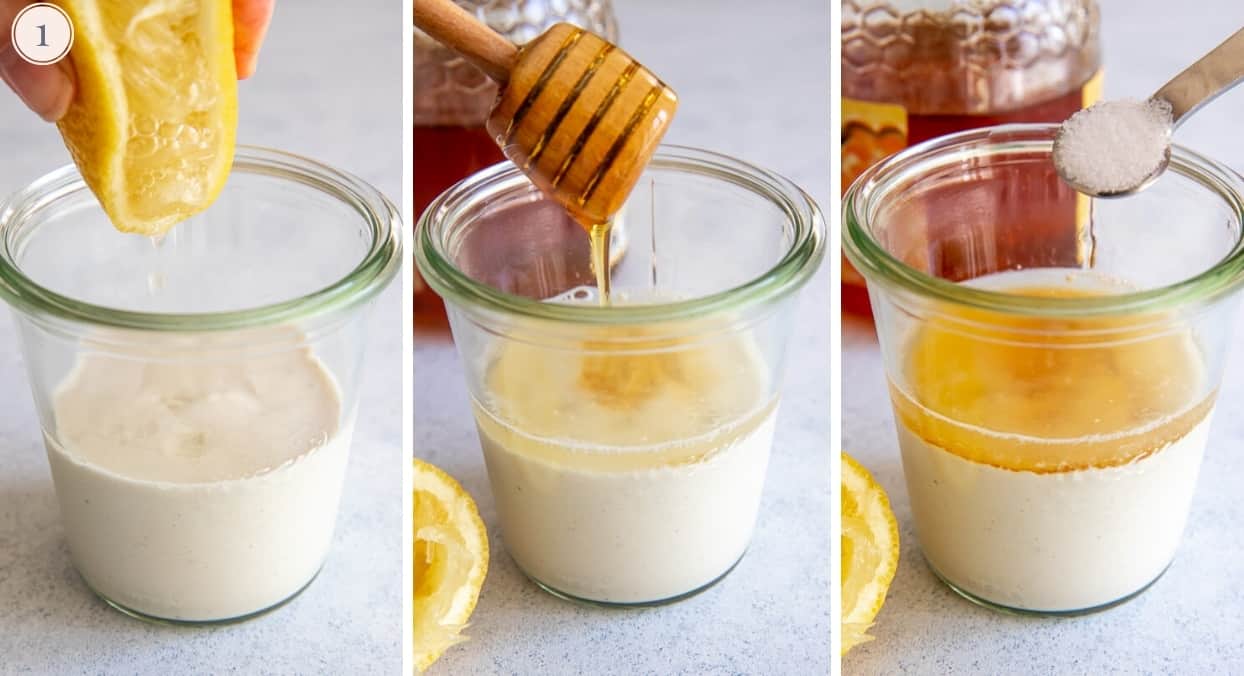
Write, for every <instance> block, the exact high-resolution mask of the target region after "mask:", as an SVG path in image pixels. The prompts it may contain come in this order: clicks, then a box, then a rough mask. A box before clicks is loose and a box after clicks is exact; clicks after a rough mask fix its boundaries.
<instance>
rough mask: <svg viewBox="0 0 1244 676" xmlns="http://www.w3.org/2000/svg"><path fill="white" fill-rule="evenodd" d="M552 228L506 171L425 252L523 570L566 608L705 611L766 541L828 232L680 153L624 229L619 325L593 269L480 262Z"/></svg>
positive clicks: (558, 263)
mask: <svg viewBox="0 0 1244 676" xmlns="http://www.w3.org/2000/svg"><path fill="white" fill-rule="evenodd" d="M533 205H535V206H534V207H533ZM541 205H543V207H541ZM542 208H547V209H549V210H553V211H556V212H558V213H560V209H559V208H558V207H557V206H556V205H554V204H551V203H549V202H547V201H542V200H540V199H539V193H538V191H537V189H536V188H535V187H534V186H533V185H532V184H531V183H530V182H529V181H528V180H527V179H526V178H525V177H523V176H522V175H521V174H520V173H519V171H518V170H517V169H516V168H514V167H513V165H509V164H506V165H498V166H495V167H492V168H490V169H488V170H485V171H483V172H480V173H478V174H476V175H474V176H472V177H471V178H470V179H468V180H466V181H464V182H462V183H460V184H458V185H457V186H455V187H454V188H453V189H451V190H450V191H448V192H447V193H445V194H443V195H442V196H441V197H439V198H438V199H437V200H436V201H435V202H434V203H433V204H432V206H431V207H429V208H428V209H427V210H426V211H425V212H424V214H423V216H422V218H421V219H420V222H419V225H418V228H417V231H416V252H415V255H416V259H417V261H418V264H419V268H420V270H421V271H422V272H423V274H424V277H425V279H427V280H428V283H429V284H430V285H431V286H432V288H433V289H435V290H436V292H437V293H439V294H440V295H441V296H442V297H443V298H445V299H446V301H447V305H448V310H449V321H450V325H451V327H452V329H453V335H454V341H455V343H456V344H457V346H458V351H459V354H460V355H461V356H462V361H463V365H464V367H465V370H466V377H467V382H468V386H469V390H470V392H471V396H472V404H473V407H474V412H475V417H476V422H477V424H478V428H479V433H480V440H481V445H482V447H483V451H484V459H485V461H486V463H487V466H488V474H489V479H490V482H491V485H492V492H493V497H494V498H495V500H496V502H497V514H498V516H499V518H500V521H501V531H502V534H503V538H504V540H505V543H506V548H507V550H508V551H509V553H510V555H511V556H512V557H513V558H514V560H515V562H516V563H518V565H519V567H520V568H522V569H523V571H525V572H526V573H527V575H528V576H530V577H531V578H532V579H533V580H535V581H536V582H537V584H539V585H540V586H542V587H543V588H545V589H546V590H548V591H550V592H552V593H554V594H556V595H559V596H562V597H568V598H574V599H578V600H585V601H589V602H594V603H600V604H612V605H652V604H659V603H665V602H669V601H673V600H677V599H680V598H683V597H685V596H688V595H690V594H694V593H696V592H698V591H700V590H702V589H704V588H706V587H708V586H709V585H711V584H712V583H714V582H715V581H717V580H718V579H720V578H721V577H722V576H724V575H725V574H726V573H727V572H729V571H730V570H731V568H732V567H733V566H734V565H735V563H736V562H737V561H738V560H739V558H740V557H741V556H742V555H743V552H744V551H745V549H746V548H747V546H748V542H749V541H750V539H751V533H752V528H753V525H754V523H755V520H756V513H757V510H758V508H759V505H760V496H761V488H762V487H763V485H764V475H765V468H766V466H767V462H768V457H769V452H770V445H771V443H772V438H773V431H774V424H775V423H774V420H775V418H776V412H777V406H778V399H779V392H780V385H781V379H782V372H783V370H784V361H785V360H784V356H785V352H786V343H787V338H788V336H789V334H790V329H791V323H792V318H793V314H792V313H793V310H794V304H795V292H796V291H797V290H798V289H799V288H800V287H801V286H802V285H803V284H804V283H805V282H807V280H808V279H809V277H810V276H811V275H812V274H813V273H814V272H815V270H816V268H817V266H818V264H819V262H820V260H821V258H822V256H823V252H824V223H823V222H822V219H821V217H820V214H819V211H818V209H817V207H816V206H815V205H814V204H813V203H812V201H811V200H810V199H809V198H808V197H807V195H806V194H804V193H803V192H802V191H801V190H799V189H798V188H797V187H795V186H794V185H792V184H791V183H790V182H788V181H786V180H785V179H783V178H781V177H778V176H776V175H774V174H771V173H769V172H766V171H763V170H760V169H757V168H755V167H752V166H750V165H747V164H744V163H742V162H739V161H737V160H733V159H731V158H728V157H724V156H721V155H716V154H713V153H708V152H703V151H698V150H691V149H686V148H679V147H672V146H665V147H663V148H661V149H660V150H659V151H658V152H657V154H656V156H655V159H654V160H653V161H652V163H651V164H650V165H649V167H648V169H647V171H646V172H645V174H644V176H643V177H642V178H641V179H640V183H639V188H637V189H636V190H635V192H634V193H632V195H631V197H630V199H629V201H628V202H627V204H626V206H625V207H624V209H623V214H624V216H625V218H627V219H628V222H629V224H630V226H631V233H632V235H631V236H632V237H633V238H634V239H633V241H632V243H631V244H632V246H631V253H630V254H628V255H627V256H626V257H625V258H624V259H623V260H622V261H621V262H620V263H619V264H618V266H617V267H616V268H615V270H614V274H613V291H612V296H611V298H612V299H613V304H612V305H610V306H607V307H602V306H600V305H599V303H598V299H596V298H595V297H594V292H595V287H594V286H588V285H587V284H589V281H588V280H587V279H579V278H578V277H576V275H578V274H579V273H578V272H577V271H580V270H582V269H584V268H583V267H582V265H581V260H580V259H579V257H580V256H586V255H587V254H586V251H584V250H582V249H554V248H546V247H526V248H522V247H515V250H514V251H513V252H512V253H511V254H509V255H506V256H502V257H497V256H493V255H492V254H491V252H492V245H491V244H488V245H485V246H483V247H481V246H479V245H478V243H479V242H480V241H481V239H482V238H505V239H507V240H509V241H512V242H516V243H521V242H526V241H530V239H531V238H532V236H533V235H531V234H529V232H528V231H529V230H538V229H539V228H540V227H541V226H540V224H539V221H540V220H541V219H542V218H543V217H544V216H543V215H542V214H541V212H540V209H542ZM568 288H570V289H572V290H571V291H569V292H564V291H565V290H566V289H568Z"/></svg>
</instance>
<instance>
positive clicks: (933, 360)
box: [842, 125, 1244, 614]
mask: <svg viewBox="0 0 1244 676" xmlns="http://www.w3.org/2000/svg"><path fill="white" fill-rule="evenodd" d="M1056 130H1057V126H1056V125H1008V126H1000V127H989V128H985V129H979V130H972V131H966V132H960V133H958V134H953V135H950V136H946V137H943V138H940V139H938V140H936V141H930V142H928V143H926V144H923V145H921V146H919V147H916V148H911V149H908V150H905V151H902V152H900V153H899V154H897V155H894V156H892V157H890V158H889V159H886V160H883V161H882V162H881V163H879V164H877V165H875V166H874V167H872V168H871V169H869V170H868V171H866V172H865V173H864V174H863V175H862V176H861V177H860V179H859V180H858V181H857V182H856V183H855V184H854V185H853V186H852V187H851V189H850V190H848V191H847V194H846V196H845V198H844V201H843V223H844V225H843V244H842V245H843V250H844V252H845V253H846V255H847V256H848V258H849V259H850V260H851V262H852V263H853V264H854V265H855V266H856V269H858V270H859V271H860V272H861V273H862V274H863V275H864V277H865V278H866V279H867V280H868V289H869V293H870V296H871V299H872V304H873V313H874V317H875V321H876V326H877V333H878V336H879V340H880V344H881V351H882V356H883V359H884V364H885V371H886V376H887V379H888V381H889V386H890V394H891V400H892V403H893V407H894V417H895V422H896V426H897V428H898V439H899V447H900V449H901V451H902V458H903V473H904V476H905V477H906V482H907V492H908V495H909V496H910V498H911V505H912V516H913V518H914V520H915V525H916V534H917V536H918V537H919V540H920V546H921V548H922V549H923V551H924V556H925V559H926V560H927V561H928V563H929V565H930V567H932V568H933V570H934V571H935V572H936V573H937V575H939V576H940V577H941V578H942V579H943V580H944V581H945V582H946V583H947V584H949V585H950V586H951V587H952V588H954V589H955V590H956V591H958V592H959V593H960V594H962V595H963V596H965V597H967V598H969V599H971V600H973V601H976V602H978V603H981V604H983V605H987V606H992V607H997V608H1003V609H1006V610H1014V611H1024V612H1032V613H1045V614H1074V613H1079V612H1088V611H1092V610H1098V609H1101V608H1105V607H1109V606H1111V605H1113V604H1115V603H1119V602H1122V601H1123V600H1126V599H1128V598H1130V597H1131V596H1133V595H1135V594H1137V593H1139V592H1140V591H1142V590H1143V589H1145V588H1146V587H1147V586H1148V585H1150V584H1151V583H1153V582H1154V580H1156V579H1157V578H1158V577H1159V576H1160V575H1161V574H1162V572H1163V571H1164V570H1165V569H1166V567H1167V566H1168V565H1169V564H1170V562H1171V560H1172V557H1173V556H1174V555H1175V551H1176V549H1177V547H1178V544H1179V541H1180V539H1181V538H1182V536H1183V529H1184V523H1185V521H1186V519H1187V516H1188V511H1189V506H1190V504H1191V501H1192V495H1193V491H1194V489H1195V487H1196V479H1197V472H1198V470H1199V467H1200V464H1201V458H1202V455H1203V453H1204V450H1205V445H1206V442H1207V440H1208V438H1209V434H1208V432H1209V421H1210V417H1211V415H1212V413H1213V409H1214V402H1215V396H1216V394H1217V392H1218V388H1219V384H1220V382H1221V380H1222V374H1223V365H1224V360H1225V355H1226V352H1227V348H1228V346H1229V345H1230V342H1231V335H1232V325H1233V317H1234V312H1235V309H1236V306H1237V299H1238V291H1239V289H1240V286H1241V283H1242V282H1244V239H1242V235H1241V230H1242V222H1241V215H1242V214H1244V179H1241V178H1240V177H1239V176H1238V175H1236V174H1235V173H1234V172H1232V171H1231V170H1230V169H1227V168H1226V167H1224V166H1222V165H1220V164H1217V163H1214V162H1212V161H1210V160H1207V159H1205V158H1203V157H1201V156H1199V155H1196V154H1195V153H1192V152H1191V151H1188V150H1185V149H1183V148H1180V147H1178V146H1176V147H1175V148H1174V149H1173V151H1172V154H1171V164H1170V169H1169V170H1168V171H1167V172H1166V174H1165V175H1164V176H1163V177H1162V178H1161V179H1160V180H1158V182H1157V183H1155V184H1154V185H1153V186H1151V187H1149V188H1148V189H1146V190H1144V191H1143V192H1140V193H1138V194H1136V195H1134V196H1131V197H1128V198H1121V199H1113V200H1095V201H1093V203H1092V205H1091V207H1092V208H1091V222H1090V227H1089V229H1088V231H1086V232H1085V233H1084V237H1083V243H1084V245H1085V246H1086V247H1088V248H1089V249H1090V250H1089V251H1087V252H1086V255H1084V256H1082V257H1081V258H1080V260H1081V262H1080V263H1079V264H1076V263H1075V261H1074V259H1072V258H1066V257H1061V256H1057V255H1052V253H1051V251H1050V250H1049V249H1040V248H1037V247H1032V246H1030V245H1029V241H1030V239H1029V237H1028V236H1026V235H1025V234H1024V232H1023V231H1024V230H1026V229H1029V228H1036V230H1037V231H1038V233H1039V232H1041V231H1043V230H1044V228H1045V227H1046V224H1044V223H1043V222H1041V221H1040V220H1039V219H1038V220H1036V221H1034V214H1036V215H1039V214H1044V213H1046V212H1047V210H1048V205H1049V204H1050V203H1061V202H1062V201H1063V200H1066V199H1068V198H1069V197H1071V196H1072V190H1071V188H1069V187H1068V186H1067V185H1065V184H1064V183H1062V181H1061V180H1060V179H1059V178H1058V176H1057V174H1056V172H1055V170H1054V167H1053V162H1052V160H1051V157H1050V154H1051V149H1052V146H1053V137H1054V133H1055V131H1056ZM1001 197H1005V199H1000V198H1001ZM964 251H966V252H969V253H970V254H971V255H970V256H967V257H964V256H961V255H960V252H964ZM947 252H950V254H951V255H950V256H949V257H947V256H946V253H947Z"/></svg>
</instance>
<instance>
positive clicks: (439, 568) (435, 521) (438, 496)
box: [414, 459, 488, 673]
mask: <svg viewBox="0 0 1244 676" xmlns="http://www.w3.org/2000/svg"><path fill="white" fill-rule="evenodd" d="M414 559H415V599H414V615H415V668H416V669H418V670H419V671H420V672H421V673H422V672H423V671H424V670H426V669H427V668H428V667H429V666H431V665H432V663H433V662H435V661H436V660H437V659H438V658H439V657H440V656H441V655H442V654H443V653H444V652H445V650H447V649H448V648H449V647H451V646H453V645H454V644H456V643H461V642H462V641H464V640H466V639H465V637H464V636H462V635H461V632H462V630H463V629H464V628H465V627H466V624H467V620H469V619H470V617H471V612H472V611H473V610H475V603H476V601H477V600H478V599H479V592H480V588H481V587H482V586H483V584H484V575H485V574H487V572H488V533H487V531H485V529H484V522H483V521H482V520H481V519H480V518H479V510H478V509H476V507H475V501H474V500H472V499H471V496H470V495H469V494H468V493H467V492H466V491H465V490H463V489H462V486H461V485H459V484H458V482H457V481H454V480H453V478H452V477H450V476H449V475H448V474H446V473H444V472H442V471H441V470H439V469H437V468H436V467H433V466H432V465H429V464H427V463H425V462H423V461H421V460H418V459H416V460H415V551H414Z"/></svg>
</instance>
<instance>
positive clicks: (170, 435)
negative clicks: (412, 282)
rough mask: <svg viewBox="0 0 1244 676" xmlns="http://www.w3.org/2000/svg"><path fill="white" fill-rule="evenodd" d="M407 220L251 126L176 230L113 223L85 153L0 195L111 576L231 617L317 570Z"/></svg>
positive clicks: (177, 607)
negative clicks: (373, 334)
mask: <svg viewBox="0 0 1244 676" xmlns="http://www.w3.org/2000/svg"><path fill="white" fill-rule="evenodd" d="M400 233H401V227H400V221H399V219H398V215H397V211H396V209H395V208H394V207H393V206H392V205H391V204H390V203H389V202H388V201H387V200H386V199H385V198H384V197H383V196H382V195H381V194H380V193H378V192H377V191H376V190H375V189H374V188H372V187H370V186H368V185H367V184H365V183H363V182H361V181H359V180H358V179H356V178H354V177H351V176H349V175H346V174H343V173H341V172H338V171H335V170H333V169H330V168H328V167H326V166H323V165H320V164H317V163H315V162H312V161H310V160H305V159H302V158H299V157H295V156H293V155H286V154H284V153H279V152H275V151H270V150H262V149H258V148H246V147H239V148H238V149H237V153H236V156H235V158H234V162H233V169H232V174H231V175H230V177H229V181H228V183H227V185H226V186H225V189H224V191H223V192H222V193H221V195H220V197H219V199H217V201H216V202H215V203H214V204H213V205H212V206H211V208H209V209H208V210H207V211H205V212H203V213H201V214H199V215H197V216H195V217H193V218H191V219H189V220H187V221H186V222H184V223H181V224H179V225H177V226H176V227H175V228H173V230H171V231H170V232H169V233H168V235H167V236H166V237H165V238H164V239H163V240H162V241H160V242H153V241H152V240H150V239H148V238H145V237H140V236H136V235H125V234H121V233H118V232H117V231H116V230H115V229H113V227H112V225H111V224H110V223H109V222H108V218H107V217H106V216H105V215H104V213H103V211H102V209H101V208H100V206H99V203H98V202H97V201H96V200H95V197H94V196H93V195H92V194H91V193H90V191H89V190H88V189H87V187H86V185H85V184H84V183H83V181H82V178H81V176H80V175H79V174H78V172H77V170H76V169H75V168H74V167H65V168H63V169H60V170H58V171H56V172H53V173H51V174H49V175H47V176H45V177H43V178H41V179H39V180H38V181H36V182H34V183H33V184H31V185H30V186H29V187H27V188H25V189H24V190H22V191H20V192H18V193H17V194H15V195H14V196H12V197H11V198H9V199H8V200H7V201H5V202H4V203H3V204H0V237H2V241H0V297H3V298H4V300H5V301H7V302H8V303H9V305H10V306H12V308H13V312H14V317H15V319H16V324H17V333H18V336H19V339H20V343H21V344H20V347H21V352H22V357H23V359H24V360H25V362H26V368H27V371H28V374H29V379H30V388H31V391H32V393H33V395H34V401H35V408H36V410H37V411H38V415H39V421H40V423H41V425H42V428H43V431H44V441H45V445H46V447H47V454H48V461H49V463H50V465H51V470H52V479H53V482H54V484H55V488H56V495H57V499H58V501H59V503H60V514H61V520H62V522H63V524H64V529H65V537H66V539H67V540H68V544H69V552H70V555H71V557H72V559H73V563H74V566H75V567H76V568H77V569H78V571H79V572H80V573H81V575H82V578H83V579H84V580H85V581H86V583H87V585H88V586H89V587H90V588H91V589H92V590H94V591H95V592H96V593H97V594H98V595H99V596H100V597H101V598H103V599H104V600H105V601H107V602H108V603H109V604H111V605H112V606H114V607H115V608H117V609H118V610H121V611H122V612H125V613H127V614H130V615H133V616H136V617H140V618H147V619H158V620H161V621H172V622H186V623H203V622H222V621H233V620H238V619H243V618H246V617H249V616H252V615H255V614H258V613H261V612H264V611H266V610H269V609H272V608H274V607H276V606H279V605H281V604H282V603H284V602H285V601H287V600H289V599H290V598H291V597H293V596H294V595H296V594H297V593H298V592H299V591H301V590H302V589H303V588H304V587H305V586H307V585H308V584H309V583H310V582H311V580H312V579H313V578H314V577H315V575H316V573H317V572H318V571H319V569H320V566H321V565H322V564H323V562H324V559H325V556H326V555H327V552H328V549H329V545H330V543H331V542H332V534H333V528H334V523H335V521H336V518H337V504H338V498H339V496H340V494H341V489H342V483H343V480H344V478H345V472H346V464H347V458H348V455H349V447H350V439H351V432H352V429H353V425H354V418H355V411H356V409H357V405H358V392H359V376H360V366H361V364H362V357H363V346H364V337H365V335H366V316H367V309H368V308H369V307H370V306H371V304H372V303H371V301H372V299H374V298H375V296H376V294H377V293H379V292H380V290H381V289H383V288H384V287H385V286H386V285H387V284H388V283H389V281H390V280H391V279H392V278H393V276H394V274H395V273H396V272H397V270H398V267H399V265H400V261H401V255H400Z"/></svg>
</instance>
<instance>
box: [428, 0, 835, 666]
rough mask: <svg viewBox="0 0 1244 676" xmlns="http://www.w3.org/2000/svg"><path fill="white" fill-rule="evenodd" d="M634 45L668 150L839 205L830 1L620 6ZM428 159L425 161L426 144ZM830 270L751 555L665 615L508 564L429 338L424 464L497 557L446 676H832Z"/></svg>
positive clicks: (781, 427) (454, 387) (452, 368)
mask: <svg viewBox="0 0 1244 676" xmlns="http://www.w3.org/2000/svg"><path fill="white" fill-rule="evenodd" d="M615 5H616V6H617V9H618V19H619V23H620V27H621V37H620V40H621V44H622V46H623V48H625V49H627V50H628V51H629V52H630V53H631V54H632V55H634V56H635V57H636V58H637V59H639V60H640V61H641V62H643V63H644V64H645V65H647V66H648V67H649V68H651V69H652V70H653V71H655V72H656V73H658V74H660V75H661V77H662V78H663V79H664V80H665V81H666V82H668V83H669V84H670V85H671V86H672V87H673V88H674V89H675V91H677V92H678V94H679V101H680V104H679V111H678V115H677V117H676V118H675V120H674V124H673V126H672V128H671V129H670V132H669V136H668V137H667V140H668V141H669V142H672V143H680V144H685V145H693V146H699V147H703V148H706V149H710V150H715V151H719V152H724V153H727V154H730V155H733V156H736V157H739V158H741V159H744V160H747V161H749V162H752V163H754V164H758V165H760V166H763V167H767V168H770V169H773V170H775V171H777V172H779V173H781V174H783V175H785V176H787V177H788V178H790V179H791V180H793V181H794V182H795V183H797V184H799V185H800V186H802V187H803V188H804V189H805V190H807V191H808V192H809V193H810V194H811V195H812V196H813V197H814V199H816V200H817V201H818V202H819V203H821V204H822V205H828V204H829V197H830V179H829V163H828V157H829V153H830V139H831V135H830V129H829V92H830V83H829V78H828V73H829V15H828V10H829V3H828V2H827V1H826V0H798V1H786V2H781V3H765V4H763V5H761V4H757V3H755V2H747V1H744V0H723V1H720V2H712V3H707V2H679V1H677V0H672V1H671V0H619V1H618V2H615ZM416 152H418V150H417V149H416ZM828 270H829V266H828V265H825V266H824V267H823V268H822V270H821V272H820V274H818V275H817V277H815V278H814V279H813V280H812V281H811V283H810V284H809V285H808V286H807V288H805V290H804V292H803V296H802V298H801V300H800V308H799V322H798V325H797V326H796V327H795V330H794V332H793V334H792V335H791V337H790V340H791V344H790V352H789V365H788V368H787V372H786V388H785V394H784V396H783V399H782V408H781V413H780V415H779V418H778V429H777V437H776V440H775V442H774V449H773V456H772V460H771V461H770V464H769V472H768V478H767V480H766V484H765V493H764V500H763V503H762V505H761V508H760V517H759V522H758V524H757V527H756V535H755V537H754V539H753V541H752V545H751V549H750V551H749V552H748V554H747V555H746V556H745V557H744V558H743V560H742V562H741V563H740V564H739V566H738V567H737V568H736V569H735V570H734V572H732V573H730V575H729V576H727V577H726V578H725V579H724V580H723V581H721V582H720V583H719V584H717V585H716V586H715V587H713V588H711V589H709V590H708V591H706V592H704V593H703V594H700V595H699V596H697V597H694V598H692V599H689V600H687V601H684V602H681V603H678V604H675V605H672V606H667V607H664V608H657V609H651V610H632V611H618V610H614V611H606V610H593V609H587V608H583V607H580V606H576V605H571V604H569V603H566V602H563V601H559V600H557V599H555V598H553V597H552V596H549V595H548V594H546V593H544V592H542V591H540V590H539V589H537V588H536V586H535V585H533V584H532V583H530V582H528V581H527V579H526V578H524V577H523V575H522V573H520V572H519V571H518V570H517V568H515V566H514V563H513V562H512V561H511V560H510V558H509V556H508V555H507V554H506V552H505V546H504V543H503V534H502V533H501V532H500V530H499V529H498V527H497V520H496V511H495V508H494V503H493V499H492V495H491V493H490V491H489V487H488V478H487V476H486V474H485V471H484V462H483V457H482V456H481V455H480V450H479V440H478V438H477V437H476V434H475V427H474V423H473V422H472V418H471V412H470V408H469V405H468V398H467V393H466V389H465V383H464V381H463V378H462V372H461V365H460V364H459V361H458V357H457V355H456V354H455V353H454V349H453V346H452V344H450V343H449V342H448V341H447V340H444V339H436V338H433V337H430V336H427V335H420V336H416V342H415V364H414V367H415V396H414V401H415V453H416V455H418V456H419V457H422V458H425V459H428V460H430V461H431V462H433V463H435V464H437V465H439V466H441V467H443V468H444V469H445V470H446V471H448V472H449V473H450V474H452V475H454V476H455V477H457V478H458V479H459V480H460V481H461V482H462V483H463V485H464V486H465V487H466V489H467V490H468V491H470V492H471V494H472V495H473V496H474V497H475V499H476V501H477V502H478V503H479V507H480V511H481V514H482V515H483V517H484V521H485V523H486V524H487V526H488V529H489V534H490V536H491V541H490V544H491V547H492V559H491V562H490V566H489V573H488V578H487V580H486V582H485V584H484V589H483V593H482V595H481V597H480V601H479V606H478V607H477V608H476V610H475V614H474V615H473V616H472V618H471V627H470V629H469V630H468V631H467V632H466V633H467V634H469V635H470V637H471V639H470V641H468V642H466V643H464V644H462V645H460V646H457V647H455V648H453V649H451V650H450V651H449V652H448V653H447V654H446V655H445V656H444V657H443V658H441V660H440V661H439V662H438V663H437V664H436V665H435V666H434V667H433V668H432V671H431V673H432V674H480V675H486V674H552V675H558V674H581V673H582V674H593V675H597V674H601V675H604V674H827V673H828V672H829V668H830V657H829V633H830V622H829V612H830V606H829V603H830V595H829V589H830V582H829V556H830V546H829V545H830V537H829V516H830V509H831V506H832V505H831V503H830V500H829V458H830V448H829V410H830V409H829V406H830V403H829V378H830V377H831V375H830V373H829V313H830V306H829V297H830V285H829V274H828Z"/></svg>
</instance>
